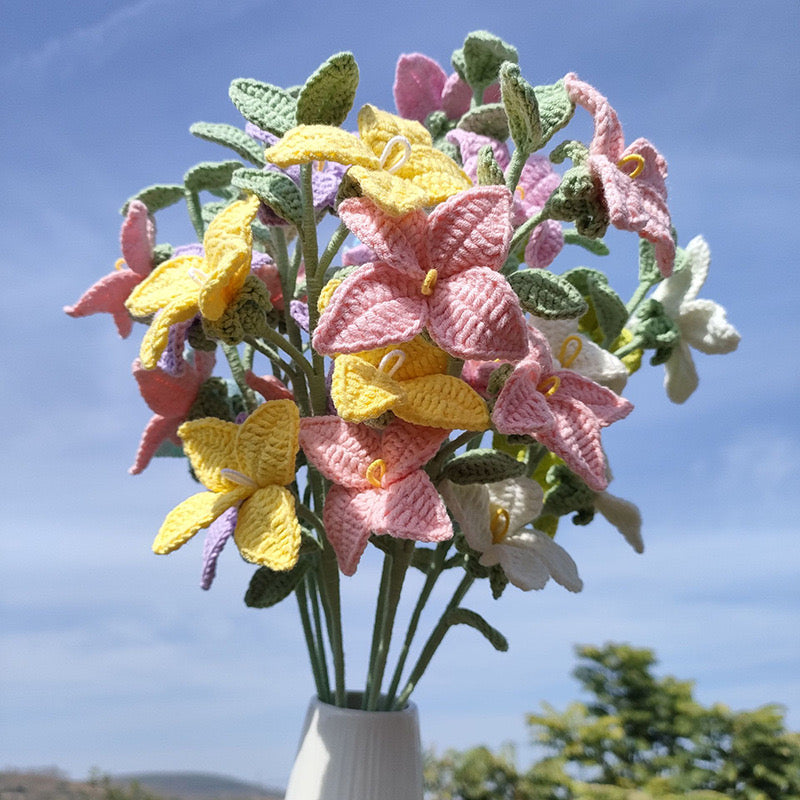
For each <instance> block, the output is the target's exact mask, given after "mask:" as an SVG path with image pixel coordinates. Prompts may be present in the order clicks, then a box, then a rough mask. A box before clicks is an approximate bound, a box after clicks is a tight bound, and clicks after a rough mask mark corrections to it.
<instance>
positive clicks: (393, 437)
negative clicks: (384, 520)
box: [381, 419, 449, 486]
mask: <svg viewBox="0 0 800 800" xmlns="http://www.w3.org/2000/svg"><path fill="white" fill-rule="evenodd" d="M448 433H449V431H446V430H442V429H440V428H430V427H420V426H418V425H409V424H408V423H407V422H403V421H402V420H399V419H396V420H394V421H393V422H392V423H391V424H390V425H389V426H388V427H387V428H386V429H385V430H384V432H383V437H382V438H381V455H382V457H383V458H384V460H385V461H386V475H385V476H384V479H383V485H384V486H389V485H390V484H392V483H394V482H395V481H397V480H400V479H402V478H404V477H406V476H407V475H408V474H409V473H410V472H413V471H414V470H418V469H419V468H420V467H421V466H423V465H424V464H427V462H428V461H430V459H431V458H433V456H434V455H436V452H437V451H438V450H439V447H440V445H441V444H442V442H443V441H444V440H445V439H446V438H447V434H448Z"/></svg>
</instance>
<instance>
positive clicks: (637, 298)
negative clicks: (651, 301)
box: [625, 281, 653, 317]
mask: <svg viewBox="0 0 800 800" xmlns="http://www.w3.org/2000/svg"><path fill="white" fill-rule="evenodd" d="M652 286H653V284H652V282H651V281H643V282H642V283H640V284H639V285H638V286H637V287H636V291H635V292H634V293H633V297H631V299H630V300H629V301H628V303H627V305H626V306H625V308H626V309H627V311H628V317H631V316H632V315H633V312H634V311H636V309H637V308H638V307H639V303H641V302H642V300H644V298H645V297H646V296H647V293H648V292H649V291H650V289H651V288H652Z"/></svg>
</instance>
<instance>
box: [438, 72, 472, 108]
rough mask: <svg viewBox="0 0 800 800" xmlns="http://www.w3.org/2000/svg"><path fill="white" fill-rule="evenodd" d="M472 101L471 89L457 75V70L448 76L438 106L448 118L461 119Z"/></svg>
mask: <svg viewBox="0 0 800 800" xmlns="http://www.w3.org/2000/svg"><path fill="white" fill-rule="evenodd" d="M471 103H472V89H470V88H469V84H467V83H465V82H464V81H462V80H461V78H459V77H458V73H457V72H453V73H452V74H451V75H449V76H448V78H447V80H446V81H445V84H444V89H442V104H441V106H440V108H441V109H442V110H443V111H444V113H445V114H446V115H447V118H448V119H461V117H462V116H463V115H464V114H466V113H467V111H469V107H470V104H471Z"/></svg>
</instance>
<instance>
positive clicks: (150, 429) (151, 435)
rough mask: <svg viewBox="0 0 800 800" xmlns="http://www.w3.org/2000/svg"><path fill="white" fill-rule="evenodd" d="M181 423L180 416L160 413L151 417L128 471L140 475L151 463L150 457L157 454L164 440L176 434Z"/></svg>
mask: <svg viewBox="0 0 800 800" xmlns="http://www.w3.org/2000/svg"><path fill="white" fill-rule="evenodd" d="M180 423H181V419H180V418H179V417H178V418H176V417H162V416H161V415H159V414H155V415H154V416H152V417H150V421H149V422H148V423H147V425H146V426H145V429H144V431H143V432H142V438H141V440H140V441H139V449H138V450H137V451H136V458H135V459H134V462H133V465H132V466H131V467H130V469H129V470H128V472H130V474H131V475H138V474H139V473H140V472H141V471H142V470H143V469H144V468H145V467H146V466H147V465H148V464H149V463H150V459H152V457H153V456H154V455H155V453H156V451H157V450H158V448H159V447H160V446H161V444H162V442H164V440H165V439H170V438H172V437H173V436H174V435H175V433H176V432H177V430H178V425H180Z"/></svg>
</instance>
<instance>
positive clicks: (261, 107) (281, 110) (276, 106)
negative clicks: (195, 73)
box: [228, 78, 297, 136]
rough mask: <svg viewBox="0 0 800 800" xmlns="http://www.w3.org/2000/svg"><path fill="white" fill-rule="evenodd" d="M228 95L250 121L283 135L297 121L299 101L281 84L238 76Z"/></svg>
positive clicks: (276, 134)
mask: <svg viewBox="0 0 800 800" xmlns="http://www.w3.org/2000/svg"><path fill="white" fill-rule="evenodd" d="M228 95H229V96H230V98H231V100H232V101H233V104H234V105H235V106H236V108H238V109H239V111H240V113H241V114H242V116H243V117H244V118H245V119H246V120H248V121H249V122H252V123H253V124H254V125H258V127H259V128H261V130H264V131H268V132H269V133H273V134H275V136H283V134H284V133H286V131H288V130H289V129H290V128H294V127H295V125H296V124H297V121H296V109H297V101H296V100H295V98H294V97H292V95H291V94H290V93H289V92H287V91H286V90H285V89H281V88H279V87H278V86H272V85H271V84H269V83H262V82H261V81H257V80H253V79H252V78H237V79H236V80H234V81H233V82H232V83H231V85H230V89H229V90H228Z"/></svg>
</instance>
